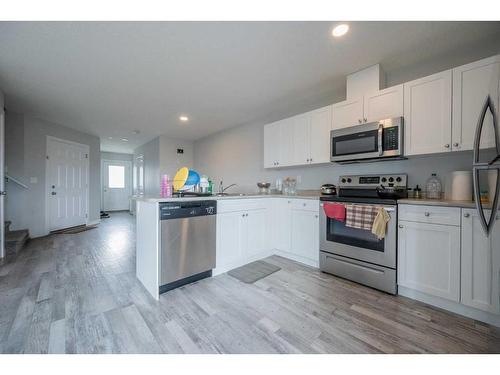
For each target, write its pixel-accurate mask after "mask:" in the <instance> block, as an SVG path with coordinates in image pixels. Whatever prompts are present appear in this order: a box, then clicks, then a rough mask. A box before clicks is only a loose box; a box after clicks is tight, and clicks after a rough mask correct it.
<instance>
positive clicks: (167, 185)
mask: <svg viewBox="0 0 500 375" xmlns="http://www.w3.org/2000/svg"><path fill="white" fill-rule="evenodd" d="M160 196H161V197H162V198H170V197H171V196H172V184H171V182H170V179H169V177H168V174H164V175H163V176H162V177H161V183H160Z"/></svg>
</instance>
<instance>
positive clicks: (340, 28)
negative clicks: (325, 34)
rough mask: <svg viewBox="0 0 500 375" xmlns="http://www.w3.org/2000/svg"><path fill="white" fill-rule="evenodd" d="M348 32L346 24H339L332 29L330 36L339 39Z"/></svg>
mask: <svg viewBox="0 0 500 375" xmlns="http://www.w3.org/2000/svg"><path fill="white" fill-rule="evenodd" d="M348 31H349V25H348V24H346V23H341V24H340V25H337V26H335V27H334V28H333V30H332V35H333V36H334V37H335V38H339V37H341V36H342V35H345V34H346V33H347V32H348Z"/></svg>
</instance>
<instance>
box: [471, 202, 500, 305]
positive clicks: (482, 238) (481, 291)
mask: <svg viewBox="0 0 500 375" xmlns="http://www.w3.org/2000/svg"><path fill="white" fill-rule="evenodd" d="M490 212H491V211H487V212H486V213H487V215H488V214H489V213H490ZM462 213H463V215H462V216H463V217H462V280H461V283H462V287H461V302H462V303H463V304H464V305H467V306H471V307H475V308H477V309H481V310H484V311H489V312H493V313H500V301H499V299H500V290H499V288H500V287H499V282H500V280H499V277H500V220H497V221H496V223H495V227H494V228H493V230H492V232H491V235H490V237H489V238H488V237H486V235H485V234H484V231H483V227H482V226H481V223H480V221H479V215H478V213H477V211H476V210H468V209H467V210H466V209H464V210H462ZM487 219H489V216H487Z"/></svg>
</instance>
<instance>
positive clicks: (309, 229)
mask: <svg viewBox="0 0 500 375" xmlns="http://www.w3.org/2000/svg"><path fill="white" fill-rule="evenodd" d="M291 216H292V233H291V249H290V253H291V254H293V255H295V256H297V257H299V258H298V259H300V258H305V259H307V260H309V261H310V262H311V263H310V264H312V265H318V263H319V214H318V211H306V210H292V215H291ZM308 263H309V262H308Z"/></svg>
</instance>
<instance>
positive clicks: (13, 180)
mask: <svg viewBox="0 0 500 375" xmlns="http://www.w3.org/2000/svg"><path fill="white" fill-rule="evenodd" d="M5 181H7V182H9V181H12V182H15V183H16V184H18V185H19V186H21V187H23V188H25V189H28V186H27V185H25V184H23V183H22V182H21V181H19V180H18V179H16V178H14V177H12V176H10V175H8V174H7V173H6V174H5Z"/></svg>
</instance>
